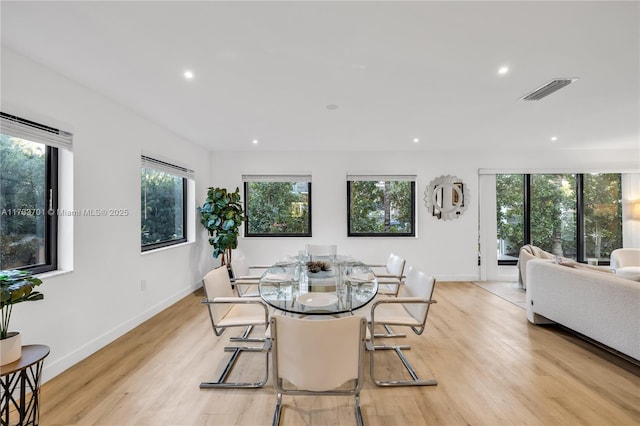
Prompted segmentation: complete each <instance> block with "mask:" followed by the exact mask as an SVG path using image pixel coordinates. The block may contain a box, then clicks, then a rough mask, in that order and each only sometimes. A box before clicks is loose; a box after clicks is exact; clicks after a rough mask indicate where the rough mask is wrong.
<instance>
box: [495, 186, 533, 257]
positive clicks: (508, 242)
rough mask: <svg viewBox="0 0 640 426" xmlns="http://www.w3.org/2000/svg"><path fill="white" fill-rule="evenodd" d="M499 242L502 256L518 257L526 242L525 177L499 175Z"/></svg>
mask: <svg viewBox="0 0 640 426" xmlns="http://www.w3.org/2000/svg"><path fill="white" fill-rule="evenodd" d="M496 197H497V212H496V213H497V223H498V240H499V241H501V242H502V245H503V247H502V249H501V254H502V255H506V256H510V257H513V258H517V257H518V252H519V250H520V247H522V246H523V245H525V244H526V243H525V242H524V175H497V176H496Z"/></svg>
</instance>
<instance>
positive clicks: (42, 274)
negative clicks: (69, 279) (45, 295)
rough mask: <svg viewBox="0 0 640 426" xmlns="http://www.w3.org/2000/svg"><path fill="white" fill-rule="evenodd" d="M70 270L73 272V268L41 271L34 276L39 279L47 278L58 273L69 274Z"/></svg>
mask: <svg viewBox="0 0 640 426" xmlns="http://www.w3.org/2000/svg"><path fill="white" fill-rule="evenodd" d="M72 272H73V270H69V271H63V270H55V271H48V272H43V273H41V274H36V275H35V276H36V277H38V278H40V279H47V278H53V277H57V276H59V275H66V274H70V273H72Z"/></svg>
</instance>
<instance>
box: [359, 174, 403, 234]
mask: <svg viewBox="0 0 640 426" xmlns="http://www.w3.org/2000/svg"><path fill="white" fill-rule="evenodd" d="M356 179H357V178H354V179H353V180H349V181H347V198H348V200H347V201H348V235H349V236H350V237H358V236H367V237H377V236H415V181H414V180H391V179H385V178H384V177H381V179H380V180H373V179H366V180H364V179H363V180H356Z"/></svg>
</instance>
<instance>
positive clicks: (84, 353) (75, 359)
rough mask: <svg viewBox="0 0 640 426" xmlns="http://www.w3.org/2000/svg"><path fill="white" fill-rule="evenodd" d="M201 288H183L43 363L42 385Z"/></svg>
mask: <svg viewBox="0 0 640 426" xmlns="http://www.w3.org/2000/svg"><path fill="white" fill-rule="evenodd" d="M201 286H202V282H200V281H199V282H197V283H195V284H192V285H191V286H190V287H185V288H183V289H182V290H180V291H179V292H177V293H175V294H173V295H171V296H169V297H167V298H166V299H164V300H162V301H161V302H159V303H157V304H155V305H153V306H151V307H150V308H149V309H147V310H146V311H144V312H141V313H139V314H138V315H136V316H135V317H133V318H131V319H130V320H128V321H125V322H124V323H122V324H120V325H118V326H116V327H114V328H112V329H111V330H108V331H107V332H105V333H103V334H102V335H100V336H98V337H96V338H95V339H93V340H91V341H90V342H88V343H86V344H84V345H82V346H81V347H79V348H78V349H76V350H74V351H72V352H70V353H69V354H68V355H66V356H64V357H62V358H60V359H58V360H56V361H54V362H52V363H45V367H44V368H43V370H42V383H46V382H47V381H48V380H51V379H53V378H54V377H56V376H57V375H59V374H60V373H62V372H64V371H65V370H67V369H69V368H71V367H73V366H74V365H75V364H77V363H79V362H80V361H82V360H83V359H85V358H87V357H89V356H90V355H92V354H94V353H95V352H97V351H99V350H100V349H102V348H104V347H105V346H107V345H108V344H109V343H111V342H113V341H114V340H116V339H117V338H118V337H120V336H122V335H124V334H126V333H128V332H129V331H131V330H133V329H134V328H136V327H137V326H139V325H140V324H142V323H143V322H145V321H146V320H148V319H149V318H152V317H153V316H154V315H156V314H158V313H159V312H161V311H163V310H165V309H166V308H168V307H169V306H171V305H173V304H174V303H176V302H177V301H179V300H180V299H182V298H184V297H186V296H188V295H189V294H191V293H193V292H194V291H195V290H197V289H198V288H200V287H201Z"/></svg>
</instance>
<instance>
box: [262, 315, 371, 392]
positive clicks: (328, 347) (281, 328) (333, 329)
mask: <svg viewBox="0 0 640 426" xmlns="http://www.w3.org/2000/svg"><path fill="white" fill-rule="evenodd" d="M365 328H366V319H365V318H364V317H362V316H358V315H353V316H348V317H342V318H335V319H322V320H311V319H301V318H293V317H285V316H280V315H274V316H273V317H272V318H271V338H272V342H271V343H272V347H271V350H272V357H273V374H274V382H275V383H276V386H279V385H278V384H279V383H280V379H285V380H287V381H288V382H290V383H292V384H293V385H295V386H296V387H297V388H298V389H297V390H306V391H313V392H323V391H328V390H331V389H336V388H338V387H339V386H341V385H342V384H344V383H346V382H348V381H349V380H352V379H355V380H356V389H358V390H359V388H360V387H361V386H362V372H363V357H364V343H365Z"/></svg>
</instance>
